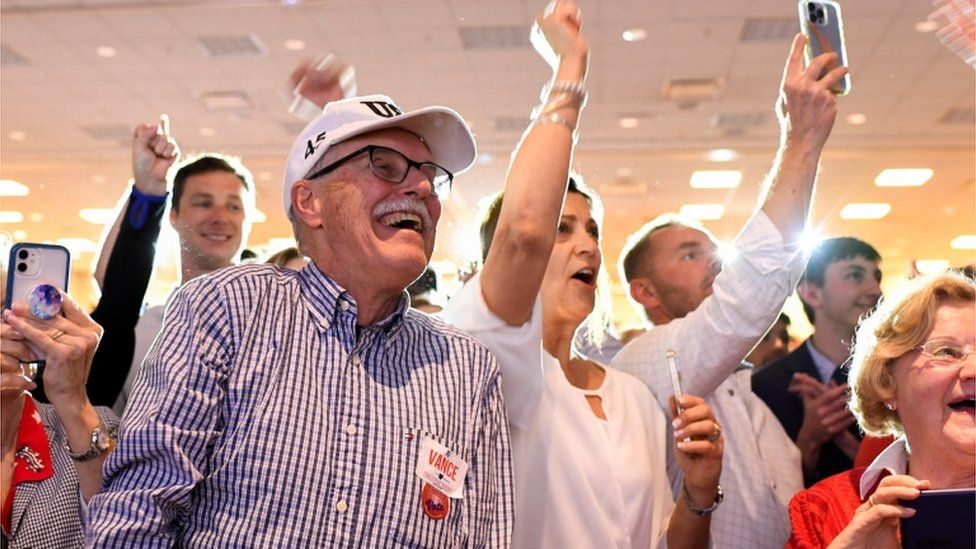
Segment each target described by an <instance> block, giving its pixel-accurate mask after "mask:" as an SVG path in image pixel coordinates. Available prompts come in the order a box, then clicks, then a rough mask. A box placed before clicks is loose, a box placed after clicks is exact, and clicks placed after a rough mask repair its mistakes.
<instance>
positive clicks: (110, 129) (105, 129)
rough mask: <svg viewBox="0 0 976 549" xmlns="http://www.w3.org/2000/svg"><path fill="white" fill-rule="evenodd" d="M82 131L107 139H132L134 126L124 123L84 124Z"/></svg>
mask: <svg viewBox="0 0 976 549" xmlns="http://www.w3.org/2000/svg"><path fill="white" fill-rule="evenodd" d="M81 131H83V132H85V133H87V134H88V135H89V136H90V137H93V138H95V139H102V140H105V141H131V140H132V128H130V127H129V126H126V125H123V124H103V125H95V126H82V127H81Z"/></svg>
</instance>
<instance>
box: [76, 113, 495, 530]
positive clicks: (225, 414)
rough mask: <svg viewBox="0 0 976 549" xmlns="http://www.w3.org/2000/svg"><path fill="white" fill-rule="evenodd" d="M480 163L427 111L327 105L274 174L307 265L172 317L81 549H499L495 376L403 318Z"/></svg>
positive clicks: (440, 334) (472, 347) (479, 353)
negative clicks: (456, 188) (457, 178)
mask: <svg viewBox="0 0 976 549" xmlns="http://www.w3.org/2000/svg"><path fill="white" fill-rule="evenodd" d="M474 158H475V144H474V140H473V138H472V137H471V132H470V130H469V129H468V127H467V126H466V125H465V123H464V122H463V120H462V119H461V117H460V116H459V115H458V114H457V113H455V112H454V111H452V110H450V109H447V108H443V107H429V108H426V109H421V110H417V111H413V112H406V113H405V112H403V111H402V110H401V109H400V108H399V107H398V106H397V105H396V104H395V103H394V102H393V101H392V100H391V99H390V98H388V97H385V96H380V95H374V96H368V97H357V98H352V99H347V100H343V101H337V102H334V103H331V104H329V105H328V106H327V107H326V109H325V110H324V112H323V113H322V115H321V116H319V117H318V118H317V119H315V120H313V121H312V122H311V123H310V124H309V125H308V127H306V128H305V130H304V131H303V132H302V134H301V135H300V136H299V138H298V140H297V141H296V143H295V145H294V146H293V147H292V150H291V153H290V154H289V157H288V166H287V171H286V175H285V192H284V204H285V209H286V211H287V212H288V216H289V218H290V219H291V221H292V225H293V227H294V230H295V236H296V238H297V239H298V242H299V245H300V246H301V248H302V250H303V251H304V253H305V254H306V255H307V256H308V257H309V258H310V259H311V263H310V264H309V265H308V266H307V267H306V268H304V269H302V270H301V271H298V272H295V271H288V270H284V269H280V268H278V267H276V266H272V265H249V266H241V267H230V268H227V269H224V270H221V271H218V272H215V273H212V274H209V275H205V276H202V277H200V278H197V279H195V280H193V281H191V282H189V283H188V284H186V285H185V286H184V287H183V288H182V289H181V290H180V292H179V294H178V295H177V296H176V298H175V299H174V300H173V302H172V303H171V304H170V306H169V308H168V309H167V311H166V318H165V321H164V326H163V330H162V332H161V334H160V336H159V338H158V339H157V340H156V343H155V345H154V346H153V349H152V350H151V351H150V353H149V355H148V356H147V358H146V362H145V365H144V374H143V377H142V379H141V381H140V382H139V384H138V385H137V387H136V389H135V392H134V395H133V397H132V400H130V403H129V408H128V411H127V413H126V416H125V420H124V423H123V425H122V427H121V431H120V436H119V438H120V444H119V446H118V448H117V449H116V451H115V452H114V453H113V454H112V457H111V458H110V460H109V461H108V462H107V464H106V468H105V473H106V490H105V491H104V492H103V493H102V494H101V495H99V496H97V497H96V498H95V499H94V500H93V503H92V505H91V511H90V512H91V517H92V526H91V528H90V529H89V532H88V537H87V540H86V541H87V543H88V544H89V545H95V546H99V547H101V546H107V547H134V546H140V547H142V546H155V545H174V544H177V545H186V546H196V547H231V546H254V547H270V546H287V547H295V546H305V547H331V546H344V547H355V546H359V547H375V546H388V545H406V546H411V547H449V546H450V547H454V546H458V545H470V546H479V547H505V546H507V545H508V544H509V540H510V537H511V532H512V523H513V514H514V513H513V504H512V501H513V500H512V473H511V459H510V452H509V438H508V432H507V429H506V420H505V414H504V410H503V406H502V398H501V392H500V379H499V369H498V365H497V363H496V362H495V359H494V358H493V357H492V356H491V355H490V354H489V353H488V351H487V350H485V348H484V347H483V346H482V345H481V344H479V343H477V342H476V341H475V340H474V339H472V338H471V337H469V336H466V335H464V334H463V333H461V332H459V331H457V330H455V329H453V328H451V327H449V326H447V325H446V324H443V323H442V322H440V321H438V320H436V319H434V318H432V317H430V316H427V315H424V314H422V313H418V312H416V311H412V310H410V309H409V308H408V298H407V295H406V292H405V291H404V289H405V288H406V287H407V286H408V285H409V284H410V282H411V281H413V280H414V279H415V278H417V277H418V276H419V275H420V274H421V273H422V272H423V271H424V268H425V266H426V265H427V262H428V261H429V259H430V256H431V252H432V250H433V247H434V235H435V232H436V228H437V220H438V218H439V216H440V208H441V206H440V199H441V198H443V196H444V195H445V194H446V193H447V191H448V190H449V189H450V186H451V183H452V180H453V177H454V175H453V174H454V173H457V172H461V171H464V170H465V169H467V168H468V167H469V166H470V165H471V163H472V162H473V160H474Z"/></svg>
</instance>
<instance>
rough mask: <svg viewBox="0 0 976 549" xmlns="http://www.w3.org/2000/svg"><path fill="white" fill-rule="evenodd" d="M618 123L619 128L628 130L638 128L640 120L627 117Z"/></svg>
mask: <svg viewBox="0 0 976 549" xmlns="http://www.w3.org/2000/svg"><path fill="white" fill-rule="evenodd" d="M619 123H620V127H621V128H624V129H628V130H630V129H633V128H636V127H637V126H640V120H638V119H636V118H629V117H628V118H621V119H620V122H619Z"/></svg>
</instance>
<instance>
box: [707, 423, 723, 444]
mask: <svg viewBox="0 0 976 549" xmlns="http://www.w3.org/2000/svg"><path fill="white" fill-rule="evenodd" d="M712 423H714V424H715V432H714V433H712V434H710V435H708V442H715V441H716V440H718V437H720V436H722V426H721V425H719V424H718V422H717V421H712Z"/></svg>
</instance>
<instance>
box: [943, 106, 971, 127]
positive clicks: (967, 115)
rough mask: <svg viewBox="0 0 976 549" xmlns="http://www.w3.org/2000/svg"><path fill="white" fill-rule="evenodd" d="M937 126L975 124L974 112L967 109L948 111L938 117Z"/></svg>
mask: <svg viewBox="0 0 976 549" xmlns="http://www.w3.org/2000/svg"><path fill="white" fill-rule="evenodd" d="M939 124H952V125H955V124H969V125H970V126H972V125H973V124H976V110H973V109H967V108H957V109H949V110H947V111H946V112H945V114H943V115H942V116H941V117H939Z"/></svg>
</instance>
